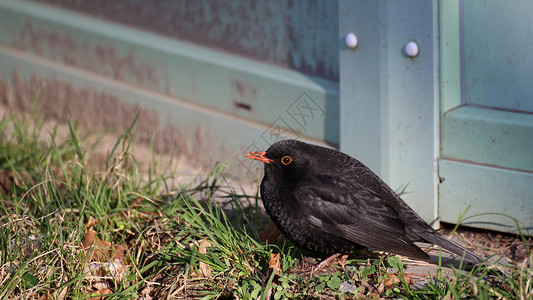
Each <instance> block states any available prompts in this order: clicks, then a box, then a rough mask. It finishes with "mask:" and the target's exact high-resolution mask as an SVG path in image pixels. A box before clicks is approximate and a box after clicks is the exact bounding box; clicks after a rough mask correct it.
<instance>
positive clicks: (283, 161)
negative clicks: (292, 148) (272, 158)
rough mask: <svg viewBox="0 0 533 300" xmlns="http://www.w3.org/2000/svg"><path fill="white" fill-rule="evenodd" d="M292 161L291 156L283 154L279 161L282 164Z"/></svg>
mask: <svg viewBox="0 0 533 300" xmlns="http://www.w3.org/2000/svg"><path fill="white" fill-rule="evenodd" d="M291 162H292V158H291V157H290V156H283V157H282V158H281V163H282V164H284V165H288V164H290V163H291Z"/></svg>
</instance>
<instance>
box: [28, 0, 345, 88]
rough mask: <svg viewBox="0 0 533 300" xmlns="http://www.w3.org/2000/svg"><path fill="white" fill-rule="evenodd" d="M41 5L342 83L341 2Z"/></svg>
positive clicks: (56, 0)
mask: <svg viewBox="0 0 533 300" xmlns="http://www.w3.org/2000/svg"><path fill="white" fill-rule="evenodd" d="M38 2H44V3H49V4H52V5H55V6H60V7H64V8H67V9H72V10H75V11H78V12H81V13H83V14H87V15H91V16H96V17H98V18H102V19H105V20H108V21H111V22H116V23H120V24H124V25H127V26H132V27H135V28H140V29H142V30H147V31H151V32H155V33H157V34H160V35H164V36H168V37H170V38H174V39H178V40H183V41H188V42H192V43H196V44H199V45H202V46H206V47H209V48H213V49H217V50H223V51H226V52H230V53H233V54H236V55H239V56H245V57H248V58H252V59H256V60H259V61H265V62H269V63H272V64H275V65H279V66H283V67H287V68H291V69H295V70H298V71H301V72H305V73H308V74H313V75H317V76H320V77H324V78H329V79H333V80H338V75H339V74H338V73H339V54H338V52H339V41H338V7H337V5H338V4H337V1H316V0H314V1H295V0H292V1H286V0H269V1H257V0H253V1H241V0H223V1H221V0H213V1H173V0H160V1H157V2H154V3H150V5H146V2H145V1H143V0H120V1H104V0H78V1H71V0H38Z"/></svg>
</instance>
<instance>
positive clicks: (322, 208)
mask: <svg viewBox="0 0 533 300" xmlns="http://www.w3.org/2000/svg"><path fill="white" fill-rule="evenodd" d="M245 156H246V157H248V158H252V159H256V160H259V161H262V162H264V163H265V172H264V177H263V180H262V181H261V199H262V201H263V204H264V206H265V209H266V212H267V213H268V215H269V216H270V218H271V219H272V221H273V222H274V223H275V224H276V225H277V226H278V228H279V229H280V231H281V232H282V233H283V234H284V235H285V236H286V237H287V238H288V239H289V240H291V241H292V242H293V243H294V244H295V245H296V246H298V247H299V248H301V249H304V250H309V251H311V252H312V253H313V254H314V255H317V256H328V255H332V254H337V253H350V252H353V251H354V250H359V249H364V248H371V249H373V250H382V251H387V252H391V253H396V254H400V255H404V256H407V257H410V258H414V259H420V260H428V259H429V255H428V254H427V253H425V252H424V251H422V249H420V248H419V247H418V246H417V245H415V244H414V242H429V243H432V244H436V245H439V246H441V247H442V248H444V249H447V250H448V251H450V252H453V253H455V254H457V255H459V256H461V257H464V259H466V260H467V261H470V262H472V263H478V262H479V261H480V257H479V256H477V255H476V254H475V253H473V252H471V251H469V250H467V249H465V248H463V247H461V246H460V245H458V244H456V243H454V242H452V241H450V240H448V239H446V238H444V237H442V236H441V235H440V234H439V233H437V232H436V231H435V230H434V229H433V228H431V227H430V226H429V225H428V224H427V223H426V222H425V221H424V220H422V218H421V217H420V216H419V215H418V214H417V213H416V212H415V211H414V210H413V209H411V208H410V207H409V206H408V205H407V203H405V202H404V201H403V200H402V199H401V198H400V197H399V196H398V195H397V194H396V193H395V192H394V191H393V190H392V189H391V188H390V187H389V186H388V185H387V184H386V183H385V182H384V181H383V180H381V179H380V178H379V177H378V176H377V175H376V174H375V173H374V172H372V171H371V170H370V169H369V168H368V167H366V166H365V165H364V164H362V163H361V162H360V161H358V160H357V159H355V158H353V157H351V156H349V155H347V154H345V153H342V152H339V151H336V150H333V149H329V148H325V147H321V146H317V145H311V144H307V143H304V142H301V141H296V140H283V141H279V142H276V143H275V144H273V145H272V146H270V148H268V150H267V151H266V152H262V151H258V152H250V153H247V154H246V155H245Z"/></svg>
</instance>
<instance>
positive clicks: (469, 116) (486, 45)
mask: <svg viewBox="0 0 533 300" xmlns="http://www.w3.org/2000/svg"><path fill="white" fill-rule="evenodd" d="M532 15H533V2H532V1H530V0H520V1H513V2H509V1H497V0H494V1H461V0H455V1H454V0H449V1H448V0H445V1H444V0H443V1H436V0H435V1H427V0H403V1H363V0H360V1H351V0H340V1H339V42H340V43H341V45H342V46H341V49H340V72H339V74H340V127H341V132H340V147H341V150H343V151H345V152H347V153H349V154H351V155H353V156H355V157H357V158H359V159H360V160H361V161H363V162H364V163H365V164H367V165H368V166H369V167H370V168H371V169H373V170H374V171H376V172H377V173H378V174H379V175H380V176H381V177H382V178H383V179H384V180H385V181H386V182H387V183H389V184H390V185H391V186H392V187H393V188H394V189H399V188H400V187H402V186H405V185H407V188H406V191H407V192H408V193H407V194H406V195H403V196H402V198H403V199H404V200H406V202H408V203H409V204H410V205H411V206H412V207H413V208H414V209H415V210H416V211H417V212H418V213H419V214H420V215H421V216H422V217H423V218H424V219H425V220H426V221H428V222H431V221H434V220H441V221H444V222H448V223H456V222H457V221H458V218H459V216H460V214H461V212H464V211H465V210H466V209H467V208H468V207H470V208H469V211H468V213H467V216H474V215H478V214H482V215H479V216H477V217H472V218H469V219H467V220H466V221H465V222H464V223H463V224H466V225H469V226H473V227H478V228H489V229H495V230H500V231H507V232H515V231H516V226H515V221H514V220H517V221H518V223H519V225H520V227H521V229H522V231H524V232H525V233H527V234H533V224H532V223H533V197H532V195H533V55H532V54H531V53H533V52H532V51H531V49H533V34H532V32H533V18H531V16H532ZM350 33H353V34H355V36H357V38H358V45H357V47H355V48H349V47H348V46H346V44H345V37H346V36H347V35H348V34H350ZM410 41H412V42H415V43H416V44H417V45H418V47H419V53H418V55H417V56H413V57H410V56H408V55H406V51H405V45H406V44H407V43H408V42H410Z"/></svg>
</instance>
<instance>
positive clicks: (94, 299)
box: [89, 288, 113, 300]
mask: <svg viewBox="0 0 533 300" xmlns="http://www.w3.org/2000/svg"><path fill="white" fill-rule="evenodd" d="M96 293H97V294H98V295H107V294H112V293H113V291H111V290H110V289H108V288H104V289H100V290H97V291H96ZM102 299H104V297H100V296H96V297H91V298H89V300H102Z"/></svg>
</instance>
